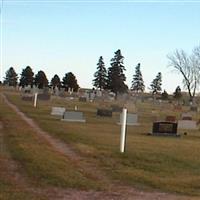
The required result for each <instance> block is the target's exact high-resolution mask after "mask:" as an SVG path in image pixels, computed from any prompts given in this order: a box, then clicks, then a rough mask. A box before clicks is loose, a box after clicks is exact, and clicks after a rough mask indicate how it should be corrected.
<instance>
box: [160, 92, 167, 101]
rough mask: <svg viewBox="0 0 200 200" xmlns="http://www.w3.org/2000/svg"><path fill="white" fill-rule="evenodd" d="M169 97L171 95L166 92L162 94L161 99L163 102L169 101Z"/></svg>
mask: <svg viewBox="0 0 200 200" xmlns="http://www.w3.org/2000/svg"><path fill="white" fill-rule="evenodd" d="M168 97H169V95H168V93H167V91H166V90H164V91H163V93H162V94H161V98H162V99H163V100H167V99H168Z"/></svg>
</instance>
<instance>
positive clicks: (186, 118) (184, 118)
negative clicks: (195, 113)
mask: <svg viewBox="0 0 200 200" xmlns="http://www.w3.org/2000/svg"><path fill="white" fill-rule="evenodd" d="M182 120H192V117H190V116H185V117H182Z"/></svg>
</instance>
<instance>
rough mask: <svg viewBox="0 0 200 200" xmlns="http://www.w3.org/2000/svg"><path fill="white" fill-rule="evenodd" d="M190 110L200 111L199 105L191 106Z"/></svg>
mask: <svg viewBox="0 0 200 200" xmlns="http://www.w3.org/2000/svg"><path fill="white" fill-rule="evenodd" d="M190 110H191V111H193V112H198V107H197V106H190Z"/></svg>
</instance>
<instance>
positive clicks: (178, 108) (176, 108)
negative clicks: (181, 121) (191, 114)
mask: <svg viewBox="0 0 200 200" xmlns="http://www.w3.org/2000/svg"><path fill="white" fill-rule="evenodd" d="M181 110H182V106H181V105H174V111H181Z"/></svg>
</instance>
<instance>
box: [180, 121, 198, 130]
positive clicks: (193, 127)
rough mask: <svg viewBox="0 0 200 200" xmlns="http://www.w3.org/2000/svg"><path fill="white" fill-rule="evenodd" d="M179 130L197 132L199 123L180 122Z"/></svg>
mask: <svg viewBox="0 0 200 200" xmlns="http://www.w3.org/2000/svg"><path fill="white" fill-rule="evenodd" d="M178 128H179V129H188V130H197V129H198V127H197V122H196V121H194V120H178Z"/></svg>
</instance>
